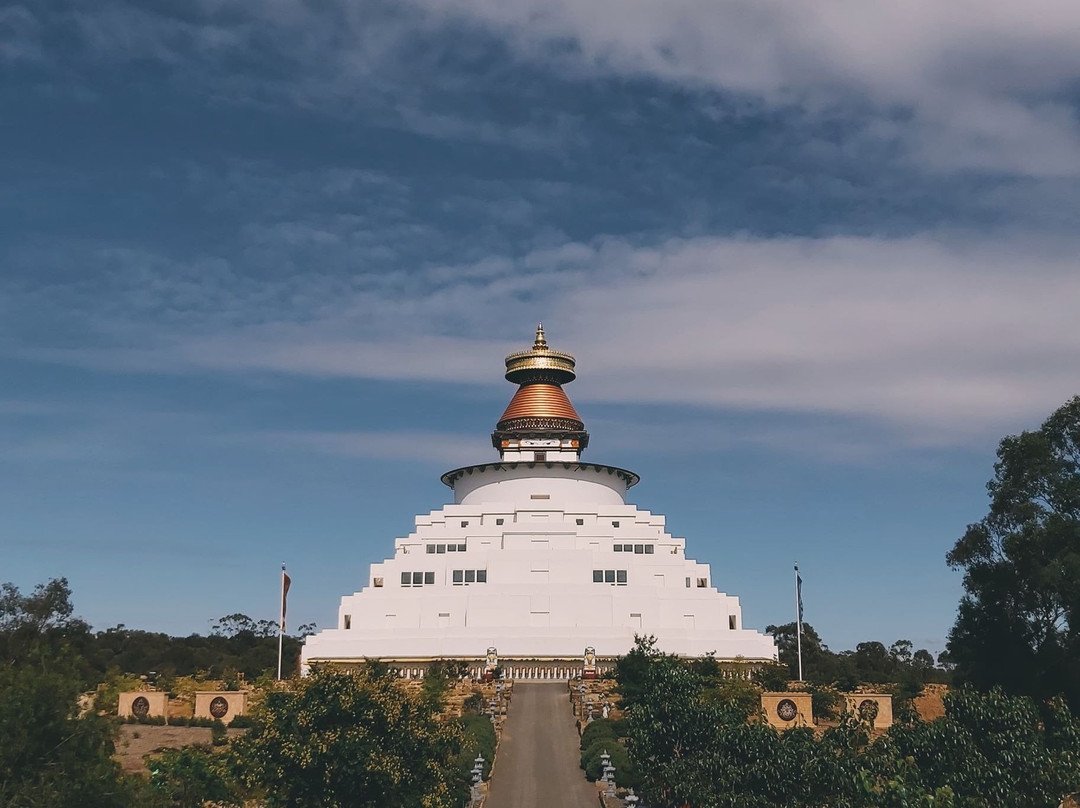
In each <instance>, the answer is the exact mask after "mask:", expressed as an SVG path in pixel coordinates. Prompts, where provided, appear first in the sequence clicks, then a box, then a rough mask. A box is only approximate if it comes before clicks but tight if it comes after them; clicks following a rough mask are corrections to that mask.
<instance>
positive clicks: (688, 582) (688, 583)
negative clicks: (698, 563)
mask: <svg viewBox="0 0 1080 808" xmlns="http://www.w3.org/2000/svg"><path fill="white" fill-rule="evenodd" d="M686 588H687V589H689V588H690V579H689V578H687V579H686Z"/></svg>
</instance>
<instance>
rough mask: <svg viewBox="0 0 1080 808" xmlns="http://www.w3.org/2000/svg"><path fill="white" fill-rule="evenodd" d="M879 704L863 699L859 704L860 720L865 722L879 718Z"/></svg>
mask: <svg viewBox="0 0 1080 808" xmlns="http://www.w3.org/2000/svg"><path fill="white" fill-rule="evenodd" d="M877 714H878V703H877V702H876V701H874V700H873V699H863V700H862V701H861V702H859V718H861V719H862V720H863V721H873V720H874V719H875V718H877Z"/></svg>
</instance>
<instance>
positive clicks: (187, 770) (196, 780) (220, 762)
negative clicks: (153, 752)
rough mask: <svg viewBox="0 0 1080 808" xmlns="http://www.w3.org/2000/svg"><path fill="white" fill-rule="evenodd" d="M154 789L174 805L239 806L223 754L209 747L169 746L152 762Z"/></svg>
mask: <svg viewBox="0 0 1080 808" xmlns="http://www.w3.org/2000/svg"><path fill="white" fill-rule="evenodd" d="M150 782H151V785H152V787H153V789H154V790H155V791H156V792H158V793H159V794H160V795H161V796H163V797H164V798H165V799H166V800H168V803H169V805H171V806H175V808H202V806H203V804H204V803H207V802H213V803H214V804H215V805H218V806H221V805H236V804H238V803H239V802H240V794H239V790H238V788H237V785H236V783H235V782H234V780H233V778H232V776H231V775H230V773H229V772H228V771H227V766H226V760H225V758H224V756H223V755H217V754H214V752H212V751H211V750H210V748H209V747H205V746H185V747H184V748H182V749H166V750H165V751H164V752H162V753H161V755H160V756H159V757H157V758H155V759H154V760H152V761H151V762H150Z"/></svg>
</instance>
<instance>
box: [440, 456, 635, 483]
mask: <svg viewBox="0 0 1080 808" xmlns="http://www.w3.org/2000/svg"><path fill="white" fill-rule="evenodd" d="M518 466H524V467H526V468H530V469H531V468H536V467H537V466H544V467H545V468H549V469H553V468H555V467H557V466H561V467H562V468H564V469H566V470H567V471H594V472H596V473H597V474H602V473H603V472H605V471H606V472H607V473H608V474H609V475H615V476H617V477H618V478H619V479H620V480H622V481H623V482H625V483H626V487H627V488H632V487H633V486H635V485H637V484H638V482H640V480H641V478H640V477H639V476H638V475H636V474H634V472H632V471H627V470H626V469H621V468H619V467H617V466H605V465H601V464H599V463H580V462H560V461H558V460H555V461H551V462H545V461H526V460H523V461H518V462H509V463H508V462H505V461H499V462H494V463H479V464H477V465H475V466H462V467H461V468H457V469H453V470H451V471H448V472H446V474H444V475H443V476H442V477H440V479H441V480H442V482H443V485H447V486H449V487H450V488H453V487H454V483H456V482H457V481H458V480H460V479H461V478H462V477H464V476H465V475H467V474H468V475H472V474H474V473H477V472H480V473H483V472H485V471H489V470H490V471H509V470H513V469H516V468H518Z"/></svg>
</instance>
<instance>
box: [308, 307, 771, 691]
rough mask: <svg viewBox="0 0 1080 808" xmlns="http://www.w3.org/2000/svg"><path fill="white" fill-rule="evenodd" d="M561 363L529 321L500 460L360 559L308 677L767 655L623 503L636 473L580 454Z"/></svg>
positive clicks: (553, 668)
mask: <svg viewBox="0 0 1080 808" xmlns="http://www.w3.org/2000/svg"><path fill="white" fill-rule="evenodd" d="M574 367H575V361H574V358H573V357H572V356H570V355H569V354H566V353H562V352H559V351H553V350H551V349H550V348H548V345H547V341H546V339H545V337H544V330H543V327H542V326H541V327H538V328H537V331H536V341H535V342H534V344H533V347H532V349H531V350H527V351H521V352H518V353H513V354H510V356H508V357H506V378H507V380H508V381H511V382H513V383H515V384H517V385H519V387H518V390H517V392H516V393H515V394H514V397H513V399H512V400H511V401H510V404H509V406H507V408H506V411H505V412H504V413H503V416H502V418H501V419H500V420H499V422H498V424H497V425H496V427H495V431H494V432H493V433H492V436H491V437H492V443H493V444H494V447H495V449H497V450H498V452H499V459H498V460H497V461H494V462H491V463H482V464H480V465H475V466H465V467H463V468H459V469H454V470H453V471H448V472H447V473H446V474H444V475H443V476H442V481H443V482H444V483H445V484H446V485H448V486H449V487H450V488H451V489H453V492H454V504H452V505H446V506H445V507H443V508H441V509H439V510H437V511H432V512H431V513H429V514H426V515H422V516H418V517H417V518H416V530H415V531H414V532H413V533H411V534H410V535H409V536H408V537H407V538H402V539H396V540H395V542H394V555H393V557H391V558H388V559H386V560H385V561H381V562H378V563H376V564H372V565H371V569H370V573H369V576H368V580H367V584H366V586H364V588H363V589H361V590H360V591H359V592H356V593H355V594H352V595H346V596H345V597H343V598H342V599H341V607H340V609H339V610H338V621H337V626H336V627H335V628H331V629H325V630H323V631H320V632H319V633H317V634H315V635H313V636H311V637H309V638H308V639H307V642H306V643H305V645H304V649H303V654H302V666H303V668H304V669H305V670H306V669H307V668H308V667H309V666H310V665H311V664H313V663H322V662H332V663H339V664H342V663H344V664H349V663H357V662H361V661H363V660H364V659H365V658H376V659H381V660H384V661H389V662H392V663H394V664H395V665H396V666H397V667H400V668H401V669H402V671H403V672H404V673H405V674H406V675H410V676H411V675H419V674H420V673H421V672H422V670H423V668H424V667H425V665H426V663H427V662H429V661H431V660H433V659H438V658H443V659H460V660H466V661H470V662H474V663H475V664H476V666H477V670H478V671H480V672H482V670H483V667H484V665H485V660H487V662H486V664H487V666H488V667H490V666H491V664H492V661H493V658H494V657H495V655H497V657H498V660H499V663H500V664H501V665H502V666H503V668H504V670H507V671H508V672H509V673H510V675H512V676H515V677H516V678H523V677H524V678H530V677H540V678H549V677H556V676H558V677H560V678H561V677H564V676H566V675H574V672H575V670H577V671H580V670H581V668H582V665H583V658H584V656H585V655H586V649H589V650H590V657H592V656H595V658H596V659H597V660H599V662H598V663H597V668H598V670H599V671H600V672H602V671H603V668H604V662H605V661H606V660H610V659H612V658H614V657H616V656H618V655H620V654H625V653H626V652H627V651H628V650H629V649H630V648H631V647H632V645H633V643H634V636H635V635H639V634H640V635H655V637H656V638H657V641H658V642H657V645H658V646H659V648H660V649H661V650H663V651H666V652H673V653H677V654H680V655H682V656H689V657H697V656H703V655H705V654H709V653H714V654H715V655H716V657H717V658H718V659H721V660H744V661H746V662H763V661H767V660H774V659H776V646H775V644H774V642H773V640H772V638H771V637H768V636H766V635H763V634H761V633H759V632H757V631H753V630H750V629H746V628H744V627H743V622H742V609H741V608H740V606H739V599H738V598H737V597H734V596H732V595H728V594H725V593H723V592H720V591H718V590H717V588H716V587H715V585H714V581H713V577H712V573H711V571H710V568H709V565H708V564H702V563H699V562H697V561H693V560H691V559H689V558H687V557H686V554H685V548H686V540H685V539H679V538H674V537H672V536H671V535H670V534H669V533H667V532H666V531H665V529H664V517H663V516H659V515H656V514H653V513H650V512H649V511H644V510H640V509H638V508H637V507H635V506H634V505H630V504H628V503H627V502H626V495H627V491H628V490H629V489H630V488H631V486H633V485H634V484H636V483H637V482H638V476H637V475H636V474H634V473H633V472H630V471H626V470H625V469H620V468H615V467H613V466H604V465H599V464H595V463H587V462H583V461H582V460H581V453H582V451H583V450H584V449H585V448H586V446H588V443H589V434H588V433H587V432H586V431H585V426H584V424H583V423H582V421H581V418H580V417H579V416H578V414H577V412H576V411H575V410H574V407H573V405H572V404H571V403H570V400H569V399H568V398H567V397H566V393H565V392H563V389H562V385H564V384H566V383H568V382H570V381H573V379H574V377H575V372H574ZM489 652H490V653H489Z"/></svg>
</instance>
